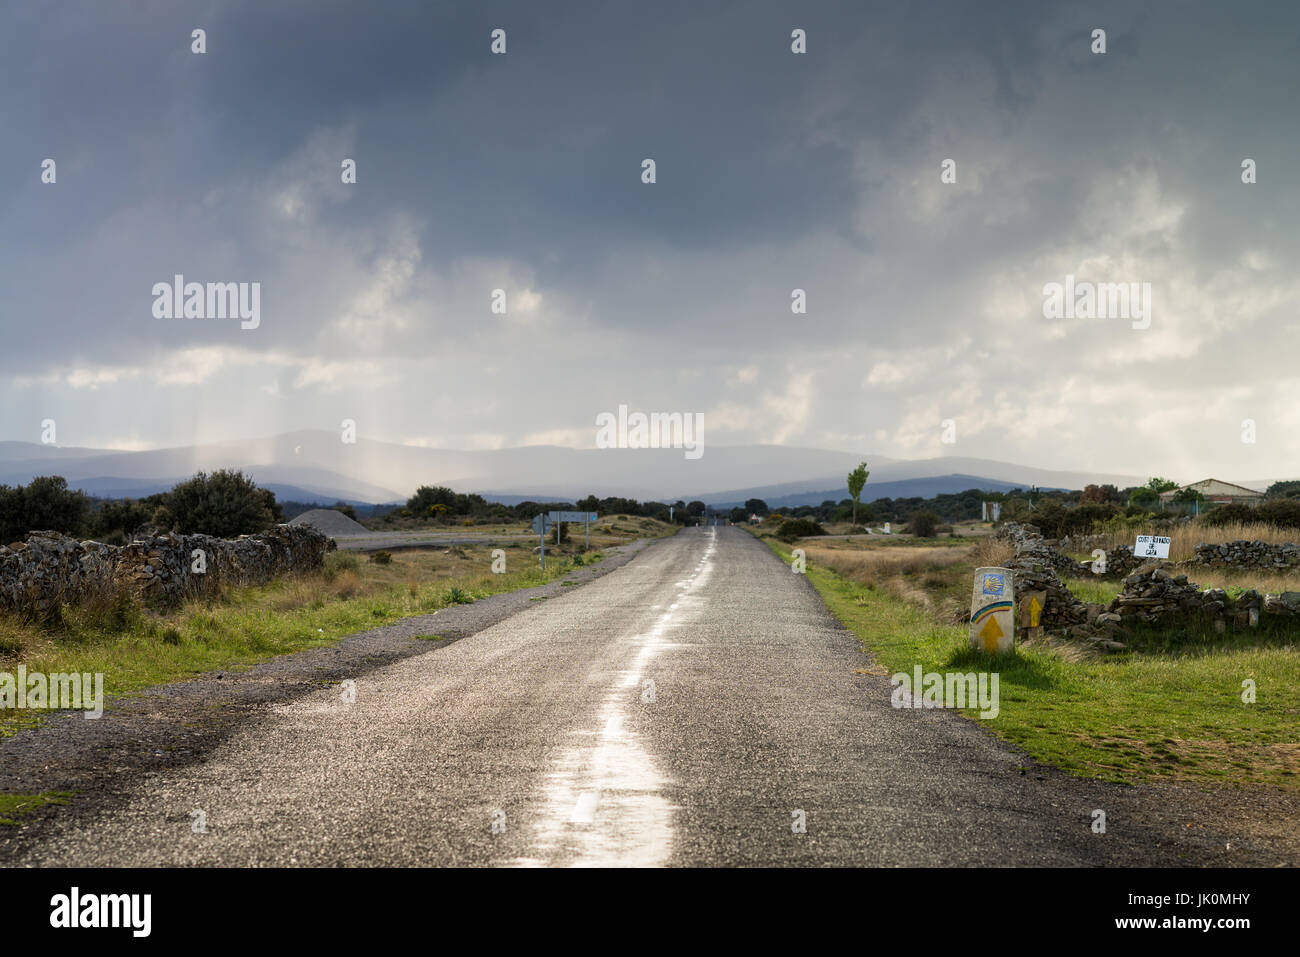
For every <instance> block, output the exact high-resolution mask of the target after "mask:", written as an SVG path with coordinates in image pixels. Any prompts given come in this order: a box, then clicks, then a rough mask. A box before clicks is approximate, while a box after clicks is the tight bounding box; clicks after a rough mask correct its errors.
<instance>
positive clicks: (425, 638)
mask: <svg viewBox="0 0 1300 957" xmlns="http://www.w3.org/2000/svg"><path fill="white" fill-rule="evenodd" d="M414 637H415V638H416V640H417V641H442V635H415V636H414Z"/></svg>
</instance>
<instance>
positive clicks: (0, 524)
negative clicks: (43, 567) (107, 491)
mask: <svg viewBox="0 0 1300 957" xmlns="http://www.w3.org/2000/svg"><path fill="white" fill-rule="evenodd" d="M89 508H90V499H88V498H87V497H86V495H85V493H84V492H81V491H77V490H75V489H69V488H68V482H67V479H65V478H64V477H63V476H61V475H42V476H39V477H37V478H34V479H32V480H31V482H30V483H29V484H28V485H26V486H22V485H20V486H18V487H17V488H10V487H9V486H8V485H0V545H7V544H9V543H10V542H17V541H22V540H23V539H24V538H26V537H27V533H28V532H46V531H49V532H62V533H64V534H65V535H79V534H81V533H82V532H83V531H85V525H86V513H87V511H88V510H89Z"/></svg>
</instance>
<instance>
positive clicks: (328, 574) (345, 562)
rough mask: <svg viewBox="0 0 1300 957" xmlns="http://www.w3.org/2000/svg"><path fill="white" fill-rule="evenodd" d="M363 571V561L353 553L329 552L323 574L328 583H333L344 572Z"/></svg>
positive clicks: (322, 569)
mask: <svg viewBox="0 0 1300 957" xmlns="http://www.w3.org/2000/svg"><path fill="white" fill-rule="evenodd" d="M359 571H361V559H360V558H358V557H357V556H356V555H354V554H353V553H352V552H328V553H327V554H326V555H325V564H324V566H323V567H322V568H321V574H322V575H324V576H325V580H326V581H327V582H332V581H333V580H334V579H335V578H336V577H338V575H339V574H340V573H342V572H359Z"/></svg>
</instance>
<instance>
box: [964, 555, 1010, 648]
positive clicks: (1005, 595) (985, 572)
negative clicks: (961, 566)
mask: <svg viewBox="0 0 1300 957" xmlns="http://www.w3.org/2000/svg"><path fill="white" fill-rule="evenodd" d="M970 644H971V647H972V648H974V649H975V650H976V651H984V652H987V653H989V654H1005V653H1006V652H1009V651H1011V649H1013V648H1014V647H1015V646H1016V604H1015V592H1014V590H1013V587H1012V582H1011V570H1010V569H1009V568H977V569H975V590H974V593H973V594H972V596H971V602H970Z"/></svg>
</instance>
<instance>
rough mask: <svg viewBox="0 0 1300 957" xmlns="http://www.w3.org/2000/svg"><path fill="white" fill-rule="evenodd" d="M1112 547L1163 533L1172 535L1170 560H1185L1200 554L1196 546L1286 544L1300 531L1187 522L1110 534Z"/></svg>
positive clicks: (1234, 524)
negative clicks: (1257, 543)
mask: <svg viewBox="0 0 1300 957" xmlns="http://www.w3.org/2000/svg"><path fill="white" fill-rule="evenodd" d="M1109 535H1110V538H1111V542H1110V545H1111V547H1113V546H1115V545H1127V546H1129V547H1130V548H1132V547H1133V542H1134V541H1135V540H1136V538H1137V536H1138V535H1162V536H1166V537H1168V538H1169V560H1170V561H1174V562H1183V561H1187V560H1188V559H1192V558H1195V557H1196V546H1197V545H1200V544H1203V543H1205V544H1213V545H1221V544H1223V543H1224V542H1235V541H1243V540H1244V541H1248V542H1269V543H1270V544H1274V545H1285V544H1287V543H1290V542H1296V541H1300V531H1297V530H1296V529H1294V528H1277V527H1276V526H1274V525H1264V524H1258V523H1256V524H1250V525H1246V524H1242V523H1240V522H1234V523H1232V524H1229V525H1224V526H1223V527H1221V528H1214V527H1212V526H1210V525H1202V524H1200V523H1199V522H1192V523H1190V524H1186V525H1180V526H1178V527H1176V528H1175V529H1173V530H1172V531H1170V530H1169V529H1163V530H1161V529H1158V528H1155V527H1143V528H1133V529H1127V530H1124V531H1117V532H1113V533H1109Z"/></svg>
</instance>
